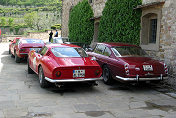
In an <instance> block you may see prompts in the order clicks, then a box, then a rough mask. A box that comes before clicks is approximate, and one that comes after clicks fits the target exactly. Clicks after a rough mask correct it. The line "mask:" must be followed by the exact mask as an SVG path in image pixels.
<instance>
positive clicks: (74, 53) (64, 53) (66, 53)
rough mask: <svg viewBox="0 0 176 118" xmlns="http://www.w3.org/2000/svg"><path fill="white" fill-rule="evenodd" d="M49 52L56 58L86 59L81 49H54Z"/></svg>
mask: <svg viewBox="0 0 176 118" xmlns="http://www.w3.org/2000/svg"><path fill="white" fill-rule="evenodd" d="M51 51H52V52H53V54H54V55H55V56H56V57H88V56H87V54H86V53H85V51H84V50H83V49H82V48H74V47H55V48H52V49H51Z"/></svg>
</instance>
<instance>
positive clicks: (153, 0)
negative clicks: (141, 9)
mask: <svg viewBox="0 0 176 118" xmlns="http://www.w3.org/2000/svg"><path fill="white" fill-rule="evenodd" d="M163 1H165V0H142V4H147V3H151V2H163Z"/></svg>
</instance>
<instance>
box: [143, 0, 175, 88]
mask: <svg viewBox="0 0 176 118" xmlns="http://www.w3.org/2000/svg"><path fill="white" fill-rule="evenodd" d="M163 1H165V3H164V5H163V6H162V8H161V20H159V21H160V29H159V30H160V33H159V50H158V51H147V52H148V53H149V55H151V56H152V57H154V58H157V59H159V60H161V61H164V62H165V63H166V65H168V68H169V78H168V80H167V83H169V84H170V85H171V86H173V87H174V88H176V1H175V0H143V4H148V3H152V2H163ZM143 12H145V10H144V11H143Z"/></svg>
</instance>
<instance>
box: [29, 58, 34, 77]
mask: <svg viewBox="0 0 176 118" xmlns="http://www.w3.org/2000/svg"><path fill="white" fill-rule="evenodd" d="M33 73H34V71H33V70H32V69H31V68H30V66H29V61H28V74H33Z"/></svg>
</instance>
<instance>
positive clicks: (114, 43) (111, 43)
mask: <svg viewBox="0 0 176 118" xmlns="http://www.w3.org/2000/svg"><path fill="white" fill-rule="evenodd" d="M97 44H104V45H106V46H107V47H115V46H132V47H139V46H137V45H133V44H128V43H120V42H102V43H97Z"/></svg>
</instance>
